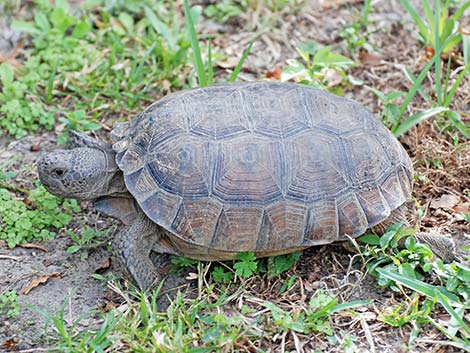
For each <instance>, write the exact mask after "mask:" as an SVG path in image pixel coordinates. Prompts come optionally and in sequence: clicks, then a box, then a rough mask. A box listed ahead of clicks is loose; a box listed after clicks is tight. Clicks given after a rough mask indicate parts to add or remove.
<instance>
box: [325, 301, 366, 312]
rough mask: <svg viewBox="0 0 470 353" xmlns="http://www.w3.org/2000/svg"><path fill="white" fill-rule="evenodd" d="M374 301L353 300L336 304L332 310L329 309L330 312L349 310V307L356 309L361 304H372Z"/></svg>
mask: <svg viewBox="0 0 470 353" xmlns="http://www.w3.org/2000/svg"><path fill="white" fill-rule="evenodd" d="M372 302H373V301H372V300H354V301H351V302H346V303H341V304H336V305H335V306H334V307H332V308H331V309H330V310H328V313H329V314H333V313H336V312H338V311H343V310H348V309H355V308H359V307H361V306H367V305H370V304H371V303H372Z"/></svg>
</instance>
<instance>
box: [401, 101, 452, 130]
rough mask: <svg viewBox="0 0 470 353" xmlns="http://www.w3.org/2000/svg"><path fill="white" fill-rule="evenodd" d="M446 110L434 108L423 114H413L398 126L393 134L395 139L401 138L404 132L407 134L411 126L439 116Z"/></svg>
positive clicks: (446, 109)
mask: <svg viewBox="0 0 470 353" xmlns="http://www.w3.org/2000/svg"><path fill="white" fill-rule="evenodd" d="M448 110H449V109H448V108H444V107H436V108H431V109H428V110H425V111H423V112H419V113H416V114H413V115H412V116H410V117H409V118H408V119H406V120H404V121H403V122H402V123H401V124H400V125H398V127H397V129H396V130H395V131H394V132H393V134H394V135H395V136H396V137H398V136H401V135H403V134H404V133H405V132H407V131H408V130H409V129H411V128H412V127H413V126H415V125H417V124H419V123H420V122H421V121H423V120H426V119H429V118H430V117H433V116H434V115H438V114H441V113H443V112H446V111H448Z"/></svg>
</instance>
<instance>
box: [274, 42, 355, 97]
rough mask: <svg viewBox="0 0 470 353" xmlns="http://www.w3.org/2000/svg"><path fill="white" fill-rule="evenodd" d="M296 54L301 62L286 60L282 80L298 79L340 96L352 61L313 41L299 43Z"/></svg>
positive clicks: (352, 63)
mask: <svg viewBox="0 0 470 353" xmlns="http://www.w3.org/2000/svg"><path fill="white" fill-rule="evenodd" d="M297 52H298V53H299V55H300V57H301V58H302V61H303V62H300V61H298V60H288V61H287V63H288V66H287V67H285V68H284V69H283V73H282V80H283V81H288V80H291V79H294V78H295V79H298V80H299V82H300V83H302V84H306V85H310V86H313V87H318V88H321V89H327V90H329V91H331V92H334V93H336V94H338V95H342V86H343V85H344V84H346V82H347V81H348V76H347V74H346V70H347V69H349V68H351V67H352V66H353V65H354V61H353V60H351V59H349V58H347V57H345V56H343V55H340V54H336V53H333V52H332V51H331V47H330V46H321V45H320V44H318V43H315V42H314V41H309V42H306V43H300V44H299V45H298V46H297Z"/></svg>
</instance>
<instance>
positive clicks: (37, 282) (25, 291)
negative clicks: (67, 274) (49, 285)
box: [22, 272, 62, 295]
mask: <svg viewBox="0 0 470 353" xmlns="http://www.w3.org/2000/svg"><path fill="white" fill-rule="evenodd" d="M61 276H62V274H61V273H59V272H54V273H52V274H50V275H44V276H41V277H39V278H35V279H33V280H32V281H31V282H29V284H28V285H27V286H26V287H25V288H23V290H22V293H23V294H24V295H27V294H28V293H29V292H30V291H31V289H33V288H36V287H37V286H39V285H40V284H43V283H46V282H47V281H48V279H49V278H53V277H56V278H57V277H61Z"/></svg>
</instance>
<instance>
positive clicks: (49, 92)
mask: <svg viewBox="0 0 470 353" xmlns="http://www.w3.org/2000/svg"><path fill="white" fill-rule="evenodd" d="M59 61H60V60H56V62H55V64H54V68H53V69H52V73H51V76H50V77H49V81H48V82H47V92H46V97H47V103H48V104H50V103H51V101H52V90H53V88H54V78H55V75H56V73H57V67H58V66H59Z"/></svg>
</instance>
